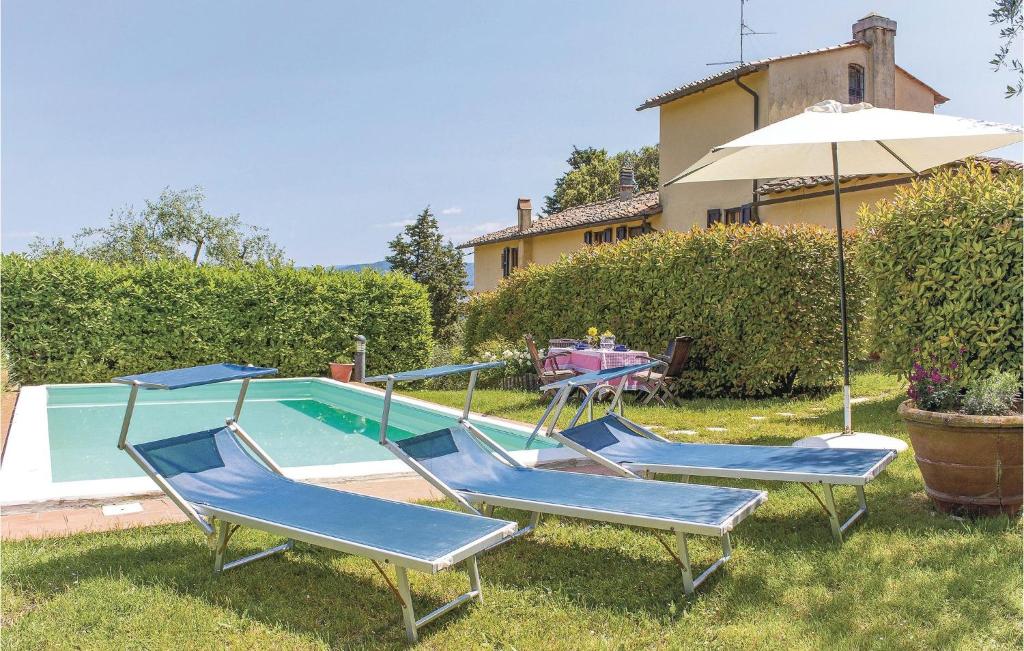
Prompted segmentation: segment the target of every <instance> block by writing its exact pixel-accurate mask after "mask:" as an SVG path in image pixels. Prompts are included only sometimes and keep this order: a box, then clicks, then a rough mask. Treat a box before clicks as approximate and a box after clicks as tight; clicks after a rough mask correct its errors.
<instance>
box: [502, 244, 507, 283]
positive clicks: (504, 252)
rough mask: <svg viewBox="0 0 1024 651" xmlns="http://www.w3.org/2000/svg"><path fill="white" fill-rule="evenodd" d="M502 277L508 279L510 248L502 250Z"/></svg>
mask: <svg viewBox="0 0 1024 651" xmlns="http://www.w3.org/2000/svg"><path fill="white" fill-rule="evenodd" d="M501 277H502V278H508V247H507V246H506V247H505V248H504V249H502V250H501Z"/></svg>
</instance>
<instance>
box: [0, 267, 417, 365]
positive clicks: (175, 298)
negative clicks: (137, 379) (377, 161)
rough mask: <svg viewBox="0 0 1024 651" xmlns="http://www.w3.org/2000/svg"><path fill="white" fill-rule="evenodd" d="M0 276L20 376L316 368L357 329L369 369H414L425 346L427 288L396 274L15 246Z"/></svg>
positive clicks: (5, 327) (8, 339)
mask: <svg viewBox="0 0 1024 651" xmlns="http://www.w3.org/2000/svg"><path fill="white" fill-rule="evenodd" d="M0 273H2V281H3V282H2V286H0V299H2V302H3V322H2V324H0V333H2V338H3V341H4V343H5V345H6V346H7V348H8V352H9V354H10V356H11V363H12V365H13V367H14V368H15V369H16V370H17V373H18V379H19V380H20V381H21V382H23V383H26V384H38V383H54V382H106V381H108V380H110V378H111V377H114V376H116V375H120V374H125V373H137V372H141V371H151V370H159V369H166V368H174V367H178V366H189V365H194V364H205V363H211V362H218V361H240V362H250V363H253V364H258V365H265V366H275V367H277V368H278V369H280V372H281V375H283V376H300V375H323V374H324V373H325V372H326V366H327V362H329V361H332V360H334V359H335V358H336V357H337V356H338V355H339V354H342V353H344V352H345V351H348V350H350V349H351V346H352V336H353V335H355V334H357V333H358V334H363V335H365V336H366V337H367V339H368V340H369V345H368V356H367V366H368V371H369V372H371V373H375V372H385V371H390V370H394V369H406V368H416V367H419V366H421V365H423V364H424V363H425V362H426V361H427V358H428V356H429V352H430V346H431V326H430V304H429V301H428V299H427V295H426V292H425V290H424V289H423V288H422V287H421V286H420V285H418V284H417V283H415V282H413V281H412V280H411V279H409V278H408V277H406V276H403V275H401V274H378V273H375V272H371V271H365V272H361V273H351V272H339V271H334V270H326V269H322V268H313V269H296V268H292V267H268V266H256V267H246V268H228V267H216V266H199V267H196V266H193V265H190V264H187V263H178V262H154V263H147V264H143V265H108V264H103V263H98V262H94V261H91V260H87V259H84V258H81V257H78V256H73V255H66V256H54V257H49V258H44V259H41V260H30V259H28V258H26V257H24V256H21V255H17V254H12V255H5V256H2V258H0Z"/></svg>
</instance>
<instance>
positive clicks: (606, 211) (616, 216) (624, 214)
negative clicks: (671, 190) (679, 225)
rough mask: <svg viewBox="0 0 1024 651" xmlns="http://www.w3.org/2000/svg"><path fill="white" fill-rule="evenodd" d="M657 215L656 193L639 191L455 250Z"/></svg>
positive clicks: (491, 235)
mask: <svg viewBox="0 0 1024 651" xmlns="http://www.w3.org/2000/svg"><path fill="white" fill-rule="evenodd" d="M660 212H661V199H660V198H659V196H658V192H657V191H656V190H655V191H652V192H640V193H637V194H635V195H633V196H632V197H631V198H629V199H619V198H618V197H614V198H612V199H606V200H604V201H598V202H596V203H590V204H586V205H584V206H575V207H573V208H566V209H565V210H562V211H560V212H557V213H555V214H553V215H548V216H547V217H541V218H540V219H535V220H534V221H533V225H532V226H530V228H528V229H527V230H525V231H521V230H519V226H509V227H507V228H503V229H501V230H499V231H494V232H493V233H488V234H487V235H481V236H480V237H475V238H473V239H471V240H469V241H468V242H463V243H462V244H460V245H459V247H458V248H460V249H466V248H470V247H473V246H479V245H481V244H493V243H494V242H504V241H506V240H518V239H521V238H524V237H533V236H535V235H541V234H543V233H553V232H556V231H567V230H573V229H576V228H581V227H583V226H589V225H591V224H603V223H605V222H615V221H625V220H629V219H641V218H643V217H649V216H651V215H656V214H658V213H660Z"/></svg>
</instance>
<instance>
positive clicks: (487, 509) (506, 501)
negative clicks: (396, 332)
mask: <svg viewBox="0 0 1024 651" xmlns="http://www.w3.org/2000/svg"><path fill="white" fill-rule="evenodd" d="M652 365H653V364H648V365H643V366H644V368H649V367H650V366H652ZM500 366H504V362H487V363H483V364H474V365H467V366H465V367H462V368H459V369H456V370H451V371H448V372H437V371H438V370H439V369H423V370H421V371H409V372H406V373H401V374H393V375H381V376H376V377H371V378H367V379H366V380H364V381H365V382H385V388H384V407H383V411H382V413H381V424H380V444H381V445H383V446H384V447H386V448H387V449H388V450H389V451H391V452H392V453H393V454H394V455H395V456H396V457H398V458H399V459H401V460H402V461H404V462H405V463H406V464H407V465H408V466H409V467H410V468H412V469H413V470H414V471H415V472H416V473H417V474H419V475H420V476H421V477H423V478H424V479H425V480H426V481H427V482H429V483H430V484H431V485H432V486H434V487H435V488H437V489H438V490H439V491H441V493H443V494H444V495H446V496H447V497H449V498H451V499H452V500H453V501H455V502H456V503H457V504H458V505H459V506H460V507H461V508H462V509H463V510H464V511H466V512H468V513H474V514H478V515H488V516H489V515H491V514H492V513H493V510H494V507H496V506H500V507H506V508H511V509H519V510H522V511H526V512H528V513H530V521H529V524H528V525H527V526H526V527H523V528H521V529H519V531H517V532H516V534H515V535H514V536H512V537H511V538H509V539H506V540H502V541H500V542H499V543H498V544H499V545H500V544H504V543H506V542H509V541H510V540H512V539H515V538H518V537H520V536H523V535H526V534H528V533H530V532H532V531H533V530H534V529H535V528H536V527H537V526H538V525H539V523H540V516H541V515H542V514H552V515H560V516H566V517H573V518H581V519H585V520H598V521H601V522H613V523H616V524H623V525H628V526H635V527H645V528H648V529H656V530H662V531H670V532H672V533H673V534H674V535H675V539H676V540H675V542H676V545H675V550H673V549H672V547H670V546H669V545H668V544H667V543H665V541H664V540H662V539H661V537H660V536H657V535H656V538H657V540H658V542H659V543H661V545H662V546H663V547H665V549H666V551H667V552H668V553H669V555H670V556H671V557H672V559H673V560H674V561H675V563H676V564H677V565H678V566H679V568H680V571H681V573H682V579H683V590H684V592H685V593H686V594H687V595H691V594H693V592H694V591H695V590H696V588H697V587H699V586H700V585H701V584H702V583H703V582H704V581H705V580H706V579H707V578H708V577H709V576H710V575H711V574H712V573H713V572H714V571H715V570H717V569H719V568H720V567H722V566H723V565H724V564H725V563H726V562H727V561H729V559H731V558H732V540H731V539H730V537H729V532H730V531H731V530H732V529H733V527H734V526H735V525H736V523H737V522H739V521H740V520H742V519H743V518H745V517H746V516H747V515H749V514H750V513H751V512H753V511H754V509H756V508H757V507H758V506H759V505H760V504H761V503H762V502H763V500H761V501H759V502H756V503H753V504H751V505H749V506H748V507H746V508H744V509H742V510H740V511H737V512H736V513H734V514H733V516H732V517H731V518H730V519H729V520H728V521H726V522H725V523H723V525H722V526H721V527H713V526H709V525H702V524H697V523H692V522H682V521H678V520H669V519H662V518H652V517H647V516H635V515H628V514H624V513H621V512H613V511H602V510H600V509H584V508H581V507H576V506H571V505H564V504H554V503H550V502H537V501H534V500H527V499H520V498H513V497H506V496H502V495H494V494H490V493H477V492H474V491H467V490H460V489H456V488H452V487H450V486H448V485H447V484H446V483H444V481H442V480H441V479H440V478H439V477H437V476H436V475H434V474H433V473H432V472H430V471H429V470H428V469H427V468H425V467H424V466H423V465H422V464H421V463H419V462H418V461H417V460H416V459H414V458H412V457H411V456H409V455H408V454H407V453H406V452H405V451H404V450H402V449H401V448H400V447H399V446H398V445H397V444H395V443H394V442H393V441H391V440H389V439H388V438H387V423H388V415H389V411H390V408H391V396H392V394H393V392H394V387H395V383H396V382H399V381H413V380H420V379H424V378H427V377H440V376H441V375H451V374H456V373H466V372H468V373H469V386H468V388H467V390H466V400H465V403H464V407H463V410H462V416H461V417H460V418H459V419H458V423H459V425H461V426H462V427H464V428H465V430H466V431H467V432H469V433H470V434H471V435H472V436H473V438H475V439H476V440H477V441H479V442H480V443H482V444H483V445H484V446H485V448H486V449H487V450H489V451H490V452H491V453H492V454H493V455H494V456H496V457H497V458H498V459H500V460H501V461H503V462H505V463H507V464H509V465H510V466H513V467H516V468H524V467H525V466H523V464H521V463H520V462H518V461H517V460H516V459H515V458H514V457H512V455H510V454H509V453H508V452H507V451H506V450H505V449H504V448H502V447H501V445H499V444H498V443H497V442H495V441H494V440H493V439H491V437H489V436H487V434H485V433H484V432H482V431H481V430H480V429H479V428H478V427H476V426H475V425H474V424H473V423H472V422H471V421H470V420H469V415H470V410H471V407H472V404H473V392H474V390H475V389H476V383H477V378H478V376H479V372H480V371H481V370H484V369H488V368H497V367H500ZM623 384H624V383H620V386H619V387H618V388H617V389H616V398H615V401H616V402H620V398H621V395H622V385H623ZM608 388H609V385H607V384H599V385H595V386H594V388H593V389H591V390H590V391H589V392H588V396H587V399H586V400H585V401H584V404H583V405H581V406H580V411H579V412H577V418H578V417H579V416H580V415H581V413H582V410H583V409H584V407H585V406H586V405H587V404H588V403H589V399H590V398H591V397H593V395H595V394H596V393H597V391H598V390H599V389H604V390H607V389H608ZM570 392H571V391H569V390H563V391H561V392H560V394H559V396H557V397H556V400H555V401H552V404H554V403H555V402H556V401H557V402H558V404H559V409H558V413H561V410H562V408H564V406H565V401H566V400H567V399H568V394H569V393H570ZM551 411H552V407H551V406H549V407H548V410H547V411H546V412H545V417H546V416H547V415H548V414H550V412H551ZM555 420H557V415H556V417H555ZM535 434H536V432H535ZM532 439H533V436H531V438H530V440H531V441H532ZM620 470H621V467H620ZM620 474H621V473H620ZM629 476H631V477H633V478H635V479H639V476H638V475H636V474H634V473H629ZM689 534H699V535H706V536H717V537H718V538H719V539H720V542H721V546H722V555H721V556H720V557H719V558H718V559H717V560H716V561H714V562H713V563H712V564H711V565H709V566H708V567H707V568H706V569H705V570H704V571H703V572H701V573H700V574H699V575H697V576H696V577H694V575H693V572H694V570H693V566H692V563H691V561H690V553H689V544H688V540H687V536H688V535H689Z"/></svg>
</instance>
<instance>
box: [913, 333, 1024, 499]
mask: <svg viewBox="0 0 1024 651" xmlns="http://www.w3.org/2000/svg"><path fill="white" fill-rule="evenodd" d="M964 352H965V350H964V349H963V348H961V349H960V350H959V351H958V353H957V355H955V356H954V358H953V359H952V360H949V361H946V362H944V363H940V362H939V361H938V360H937V359H936V358H935V357H933V358H931V362H930V363H929V364H927V365H925V364H922V363H920V362H916V363H915V364H914V367H913V370H912V372H911V374H910V377H909V380H910V388H909V390H908V394H909V398H910V399H909V400H906V401H905V402H903V404H901V405H900V406H899V410H898V411H899V415H900V417H901V418H902V419H903V422H904V424H905V425H906V427H907V432H908V433H909V434H910V441H911V443H912V444H913V446H914V460H915V461H916V462H917V466H918V468H920V469H921V476H922V477H923V478H924V484H925V492H927V494H928V496H929V497H930V498H931V499H932V501H933V502H934V503H935V505H936V506H937V507H938V508H939V510H941V511H943V512H946V513H963V514H966V515H994V514H997V513H1006V514H1008V515H1011V516H1012V515H1016V514H1017V513H1018V512H1019V511H1020V509H1021V502H1022V482H1024V477H1022V474H1021V469H1022V465H1024V418H1022V416H1021V396H1020V390H1021V376H1020V373H1019V372H1017V371H1004V372H997V373H990V374H988V375H982V376H980V377H978V378H974V379H964V378H962V377H961V376H960V375H959V373H958V371H959V369H960V368H961V364H962V359H963V355H964Z"/></svg>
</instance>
